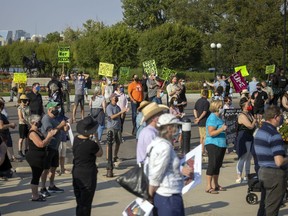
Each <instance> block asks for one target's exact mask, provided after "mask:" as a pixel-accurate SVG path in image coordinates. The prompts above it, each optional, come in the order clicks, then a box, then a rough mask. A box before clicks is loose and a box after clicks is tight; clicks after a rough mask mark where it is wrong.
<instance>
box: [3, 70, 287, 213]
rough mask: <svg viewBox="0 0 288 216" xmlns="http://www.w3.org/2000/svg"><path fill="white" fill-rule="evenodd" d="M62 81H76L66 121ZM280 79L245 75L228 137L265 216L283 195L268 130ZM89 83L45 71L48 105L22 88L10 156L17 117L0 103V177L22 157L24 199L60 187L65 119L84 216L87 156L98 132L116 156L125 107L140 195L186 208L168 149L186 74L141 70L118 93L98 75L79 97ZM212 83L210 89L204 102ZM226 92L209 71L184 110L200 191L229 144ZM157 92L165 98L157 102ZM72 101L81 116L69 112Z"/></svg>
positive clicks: (66, 89) (280, 96)
mask: <svg viewBox="0 0 288 216" xmlns="http://www.w3.org/2000/svg"><path fill="white" fill-rule="evenodd" d="M68 79H70V80H71V81H73V83H74V87H75V98H74V105H73V109H72V113H71V114H72V116H71V118H70V119H69V118H68V117H67V113H69V112H70V111H71V109H70V106H71V105H70V103H71V101H70V97H69V96H70V91H71V88H70V85H69V81H68ZM89 80H90V81H89ZM284 82H285V85H284ZM287 84H288V81H287V79H286V78H285V76H284V74H282V72H281V73H280V74H279V76H278V77H276V78H275V77H274V75H273V76H271V78H270V79H269V80H268V81H262V82H258V81H257V79H256V78H255V77H253V78H252V81H251V82H250V83H249V85H248V88H247V89H245V90H243V91H242V92H241V97H240V102H239V106H238V107H240V109H241V113H240V114H239V115H238V117H237V120H236V122H237V136H236V139H235V142H234V143H233V144H234V145H235V151H236V153H237V155H238V158H239V160H238V162H237V165H236V183H244V182H247V180H248V178H249V174H250V163H251V159H252V158H253V160H254V164H255V172H256V173H257V174H258V175H259V180H260V181H261V182H262V187H263V190H262V199H261V205H260V208H259V214H258V215H259V216H260V215H265V212H266V215H277V214H276V213H277V212H278V211H279V207H280V204H281V203H282V202H281V199H282V198H283V196H284V190H283V191H281V193H280V192H279V191H280V190H282V189H283V188H284V187H286V179H285V182H284V178H286V172H285V173H284V171H285V170H286V166H285V165H286V163H287V162H288V160H287V158H286V152H285V151H284V144H283V140H282V138H281V135H280V134H279V132H277V127H278V126H279V125H281V124H282V120H283V115H282V112H286V111H287V110H288V89H286V86H287ZM88 89H91V77H90V76H89V74H86V73H82V72H80V73H73V74H71V75H70V77H67V76H65V75H64V74H61V76H60V77H59V78H57V77H53V78H52V79H51V81H50V82H49V83H48V84H47V86H46V90H47V92H48V98H49V99H48V103H47V104H43V99H42V95H41V93H40V84H39V83H34V84H33V85H32V89H31V91H30V92H27V93H25V92H23V93H22V94H21V95H19V106H18V108H17V110H18V119H19V141H18V156H17V157H16V156H15V155H14V153H13V147H12V139H11V134H10V132H9V128H10V129H14V128H15V127H16V124H15V123H10V122H9V120H8V117H7V114H6V115H5V114H4V113H5V102H4V101H3V100H0V110H1V111H2V113H1V115H0V138H1V143H0V150H1V151H0V153H1V154H0V173H1V174H2V175H3V173H4V172H2V171H7V170H10V169H11V168H12V166H11V163H10V161H11V162H12V161H15V160H17V159H19V160H24V159H26V160H27V162H28V164H29V165H30V167H31V170H32V179H31V191H32V201H38V202H43V201H46V198H47V197H49V196H50V195H51V193H58V192H64V190H63V189H61V188H58V187H57V186H56V185H55V181H54V180H55V175H56V170H57V168H58V167H60V168H59V169H60V171H59V174H60V175H61V174H66V173H70V171H68V170H66V169H65V166H64V165H65V157H66V148H67V142H68V141H69V136H68V130H69V129H70V126H71V125H70V124H69V123H71V124H72V123H75V124H77V126H76V132H77V133H78V135H77V136H75V139H74V143H73V156H74V160H73V170H72V177H73V188H74V193H75V197H76V202H77V207H76V214H77V215H90V212H91V204H92V201H93V197H94V192H95V189H96V185H97V166H96V164H95V161H96V158H97V157H101V156H102V154H103V151H102V147H101V145H102V144H104V143H105V137H104V136H103V134H104V130H105V129H106V131H107V132H109V131H111V133H112V134H113V143H114V144H113V153H112V155H113V162H116V163H117V162H120V161H121V158H120V157H119V155H118V154H119V149H120V146H121V143H123V142H124V141H125V140H124V138H123V137H122V133H123V128H124V124H125V121H127V120H126V114H127V113H128V112H130V109H131V116H132V117H131V122H132V131H131V134H132V135H133V136H134V137H135V140H136V142H137V147H136V161H137V163H141V164H145V165H146V166H147V169H148V170H149V171H148V178H149V195H150V200H151V201H152V202H153V203H154V207H155V208H154V213H155V214H156V215H157V214H158V215H185V213H184V205H183V200H182V195H181V190H182V188H183V178H184V176H191V175H192V170H191V169H189V168H185V169H182V170H181V171H180V169H179V167H180V164H179V157H178V156H177V150H179V148H181V143H182V135H181V133H182V130H181V120H182V119H183V118H184V116H185V115H186V112H185V107H186V106H187V104H188V102H187V98H186V86H185V80H184V79H178V77H177V76H172V77H171V80H170V81H164V80H161V79H160V78H159V77H158V76H157V75H156V74H155V73H151V74H150V75H148V74H143V77H142V79H141V80H140V79H139V77H138V75H137V74H133V76H132V82H130V83H129V84H128V86H127V89H126V90H125V86H124V85H123V84H121V83H120V84H119V83H118V80H117V78H112V79H110V78H108V77H103V78H102V80H101V83H100V84H99V85H97V86H96V87H95V89H94V90H93V92H90V93H92V96H91V97H88V94H89V93H88ZM211 89H212V91H213V92H214V94H213V97H212V98H211V100H209V99H210V98H209V95H210V94H209V91H210V90H211ZM232 89H233V86H232V84H231V82H230V80H229V78H226V76H222V75H217V77H216V80H215V82H214V83H212V82H208V81H205V82H204V84H203V89H202V91H201V95H200V97H199V99H198V100H197V101H195V106H194V108H193V113H190V115H192V114H193V115H194V123H195V124H196V125H197V126H198V128H199V137H200V140H199V141H200V144H201V145H202V156H204V157H207V158H208V167H207V170H206V187H205V192H206V193H209V194H219V192H221V191H225V190H226V188H225V187H224V186H221V185H220V184H219V175H220V169H221V167H222V163H223V159H224V156H225V153H227V146H228V144H230V143H227V142H226V129H227V126H226V124H225V118H224V115H223V113H224V110H225V109H233V108H234V107H233V105H232V97H231V94H232ZM165 91H166V92H167V99H166V101H167V104H166V105H164V104H162V101H163V99H164V98H163V95H164V92H165ZM125 92H127V94H126V93H125ZM85 101H86V102H87V103H88V104H89V105H88V106H89V113H88V114H87V113H86V115H85V111H84V110H85V109H84V107H85ZM129 101H130V107H129ZM278 101H279V102H280V103H279V104H278ZM65 105H66V106H65ZM79 105H80V117H79V118H77V109H78V106H79ZM278 105H279V106H278ZM255 131H256V132H255ZM264 138H265V141H264V140H263V139H264ZM281 140H282V141H281ZM276 141H277V142H276ZM107 148H108V145H107ZM106 152H107V153H108V150H107V151H106ZM148 152H149V154H147V153H148ZM7 153H8V154H7ZM8 156H9V157H8ZM106 158H107V159H108V155H106ZM244 169H245V174H244V175H243V173H244ZM48 174H49V186H48V187H47V186H46V179H47V177H48ZM270 174H272V175H276V176H278V178H277V182H279V184H276V183H275V184H273V185H274V187H275V188H277V190H276V191H277V195H276V192H275V191H274V190H272V189H271V188H269V184H270V182H271V181H272V180H271V178H269V177H267V176H268V175H270ZM91 176H93V178H92V177H91ZM90 177H91V178H90ZM40 179H41V184H40ZM39 184H40V185H41V186H40V193H39V192H38V190H39V189H38V187H39ZM163 203H166V204H163ZM169 203H171V204H169ZM172 203H173V205H172ZM268 212H269V213H268ZM272 212H273V213H272ZM270 213H271V214H270Z"/></svg>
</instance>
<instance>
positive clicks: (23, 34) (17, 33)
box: [14, 30, 30, 41]
mask: <svg viewBox="0 0 288 216" xmlns="http://www.w3.org/2000/svg"><path fill="white" fill-rule="evenodd" d="M22 37H24V38H27V37H30V34H29V33H27V32H25V31H23V30H16V31H15V36H14V40H15V41H17V40H20V39H21V38H22Z"/></svg>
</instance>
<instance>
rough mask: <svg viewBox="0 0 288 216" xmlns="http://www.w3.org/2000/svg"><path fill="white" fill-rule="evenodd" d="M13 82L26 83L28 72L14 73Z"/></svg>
mask: <svg viewBox="0 0 288 216" xmlns="http://www.w3.org/2000/svg"><path fill="white" fill-rule="evenodd" d="M13 82H14V83H26V82H27V74H26V73H14V74H13Z"/></svg>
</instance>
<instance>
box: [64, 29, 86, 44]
mask: <svg viewBox="0 0 288 216" xmlns="http://www.w3.org/2000/svg"><path fill="white" fill-rule="evenodd" d="M81 34H82V32H81V31H80V30H79V29H78V30H73V29H72V28H70V27H68V28H66V29H65V30H64V32H63V36H64V42H65V43H69V44H70V43H73V42H74V41H77V40H78V39H79V38H80V36H81Z"/></svg>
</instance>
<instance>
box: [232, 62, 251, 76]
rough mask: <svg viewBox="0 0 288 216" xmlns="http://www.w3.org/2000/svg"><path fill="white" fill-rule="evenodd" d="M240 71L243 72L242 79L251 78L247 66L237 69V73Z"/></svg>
mask: <svg viewBox="0 0 288 216" xmlns="http://www.w3.org/2000/svg"><path fill="white" fill-rule="evenodd" d="M238 71H240V72H241V74H242V77H245V76H249V73H248V70H247V67H246V65H243V66H239V67H235V72H238Z"/></svg>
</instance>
